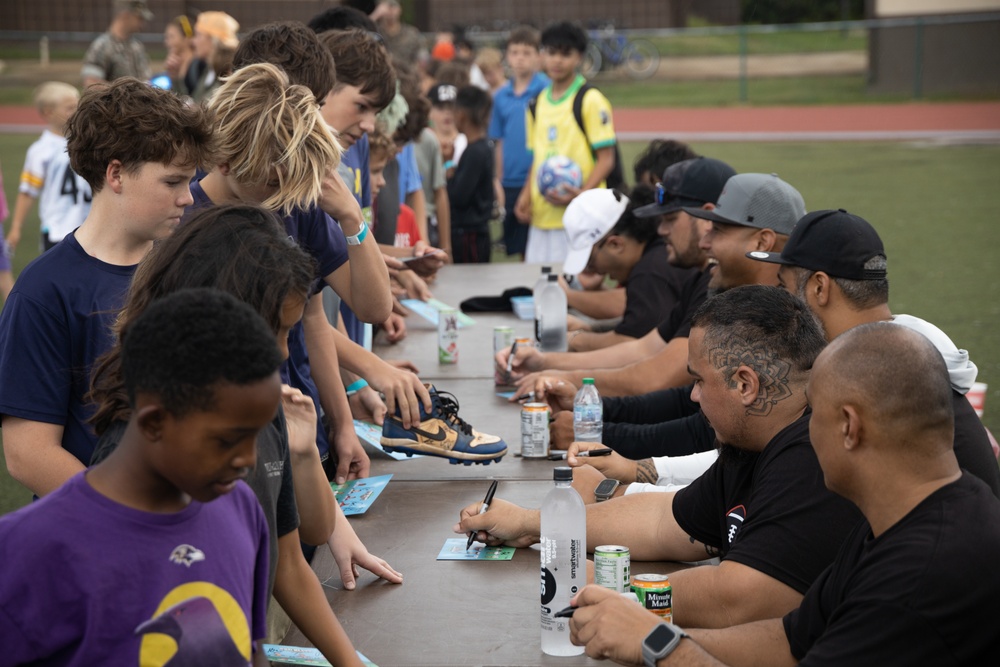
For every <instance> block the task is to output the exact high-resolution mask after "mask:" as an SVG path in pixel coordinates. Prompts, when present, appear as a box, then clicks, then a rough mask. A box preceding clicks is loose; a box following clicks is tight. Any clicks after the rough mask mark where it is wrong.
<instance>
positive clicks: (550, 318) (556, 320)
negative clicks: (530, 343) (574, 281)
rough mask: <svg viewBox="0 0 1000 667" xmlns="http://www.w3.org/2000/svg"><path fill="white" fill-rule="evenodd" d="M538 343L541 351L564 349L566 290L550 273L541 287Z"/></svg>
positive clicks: (557, 278)
mask: <svg viewBox="0 0 1000 667" xmlns="http://www.w3.org/2000/svg"><path fill="white" fill-rule="evenodd" d="M538 303H539V305H540V307H541V317H540V319H539V325H538V344H539V347H540V348H541V350H542V352H565V351H566V305H567V304H566V292H564V291H563V288H562V287H560V286H559V276H557V275H556V274H554V273H550V274H549V277H548V281H547V282H546V283H545V287H543V288H542V294H541V299H540V300H539V301H538Z"/></svg>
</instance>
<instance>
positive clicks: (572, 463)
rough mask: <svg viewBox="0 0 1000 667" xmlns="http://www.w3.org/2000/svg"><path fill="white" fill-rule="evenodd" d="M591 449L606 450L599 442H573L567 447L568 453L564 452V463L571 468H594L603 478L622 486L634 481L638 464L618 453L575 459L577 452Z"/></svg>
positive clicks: (605, 446)
mask: <svg viewBox="0 0 1000 667" xmlns="http://www.w3.org/2000/svg"><path fill="white" fill-rule="evenodd" d="M592 449H607V445H604V444H602V443H600V442H573V443H571V444H570V446H569V451H568V452H566V463H567V464H568V465H569V467H571V468H577V467H579V466H583V467H593V468H596V469H597V470H599V471H601V473H602V474H603V475H604V476H605V477H610V478H611V479H617V480H618V481H619V482H622V483H623V484H631V483H632V482H634V481H635V478H636V473H637V470H638V467H637V465H638V462H636V461H633V460H632V459H627V458H625V457H624V456H622V455H621V454H619V453H618V452H611V453H610V454H608V455H607V456H594V457H584V458H577V456H576V455H577V453H578V452H585V451H589V450H592ZM574 479H575V477H574Z"/></svg>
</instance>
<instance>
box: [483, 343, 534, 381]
mask: <svg viewBox="0 0 1000 667" xmlns="http://www.w3.org/2000/svg"><path fill="white" fill-rule="evenodd" d="M509 358H510V348H509V347H507V348H504V349H502V350H500V351H499V352H497V354H496V357H494V359H495V360H496V369H497V371H498V372H501V373H506V372H507V360H508V359H509ZM543 368H545V353H544V352H542V351H541V350H539V349H538V348H537V347H534V346H530V345H529V346H521V345H519V346H518V347H517V350H515V352H514V362H513V363H512V364H511V368H510V377H511V379H513V380H520V379H522V378H523V377H524V376H525V373H532V372H535V371H540V370H542V369H543Z"/></svg>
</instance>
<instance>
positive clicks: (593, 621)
mask: <svg viewBox="0 0 1000 667" xmlns="http://www.w3.org/2000/svg"><path fill="white" fill-rule="evenodd" d="M570 604H571V605H572V606H574V607H576V611H575V612H573V618H572V619H570V622H569V630H570V639H571V640H572V642H573V643H574V644H576V645H577V646H584V647H586V653H587V655H588V656H590V657H591V658H595V659H597V660H603V659H610V660H613V661H615V662H617V663H618V664H620V665H636V666H637V667H642V665H644V664H645V663H644V662H643V659H642V640H643V639H645V637H646V635H647V634H649V631H650V630H652V629H653V627H654V626H655V625H656V624H657V623H660V617H659V616H656V615H655V614H653V613H651V612H649V611H647V610H646V609H645V608H644V607H643V606H642V605H640V604H639V603H637V602H636V601H635V600H628V599H627V598H624V597H622V596H621V595H619V594H618V593H616V592H615V591H612V590H610V589H608V588H603V587H601V586H595V585H590V586H585V587H584V588H583V589H582V590H581V591H580V592H579V593H577V594H576V597H574V598H573V599H572V600H570Z"/></svg>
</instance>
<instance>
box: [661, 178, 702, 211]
mask: <svg viewBox="0 0 1000 667" xmlns="http://www.w3.org/2000/svg"><path fill="white" fill-rule="evenodd" d="M655 190H656V203H657V204H658V205H660V206H666V205H667V204H670V203H672V202H674V201H676V200H678V199H682V198H683V199H686V200H689V201H691V202H694V201H698V202H701V203H702V204H704V203H705V202H704V201H702V200H700V199H696V198H694V197H685V196H684V195H680V194H676V193H673V192H670V191H669V190H667V189H666V188H665V187H663V183H657V184H656V188H655Z"/></svg>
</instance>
